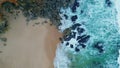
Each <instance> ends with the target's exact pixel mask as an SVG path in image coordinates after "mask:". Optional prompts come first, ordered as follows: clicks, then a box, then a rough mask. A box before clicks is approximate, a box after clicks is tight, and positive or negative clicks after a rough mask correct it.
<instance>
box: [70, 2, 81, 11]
mask: <svg viewBox="0 0 120 68" xmlns="http://www.w3.org/2000/svg"><path fill="white" fill-rule="evenodd" d="M77 7H79V3H78V2H77V0H75V2H74V4H73V6H72V7H71V10H72V12H73V13H74V12H76V8H77Z"/></svg>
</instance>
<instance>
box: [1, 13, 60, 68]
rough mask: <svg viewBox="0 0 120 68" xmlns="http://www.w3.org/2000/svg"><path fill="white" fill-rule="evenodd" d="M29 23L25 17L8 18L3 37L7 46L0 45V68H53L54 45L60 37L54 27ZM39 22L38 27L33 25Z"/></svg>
mask: <svg viewBox="0 0 120 68" xmlns="http://www.w3.org/2000/svg"><path fill="white" fill-rule="evenodd" d="M44 20H45V19H40V18H39V19H37V20H34V21H30V22H29V24H28V25H26V21H25V17H24V16H23V15H20V16H19V17H17V19H16V20H15V19H14V18H13V17H10V18H9V22H10V29H9V31H8V32H7V33H6V34H5V35H3V36H4V37H7V42H6V44H7V46H3V45H0V50H2V51H3V53H0V68H53V60H54V56H55V49H56V45H57V44H58V43H59V42H60V41H59V37H60V36H62V34H60V33H59V32H58V30H57V29H56V28H55V27H54V26H50V25H49V23H48V24H43V25H42V24H41V22H42V21H44ZM38 22H40V24H39V25H35V24H34V23H38Z"/></svg>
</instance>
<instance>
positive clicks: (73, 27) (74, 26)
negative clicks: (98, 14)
mask: <svg viewBox="0 0 120 68" xmlns="http://www.w3.org/2000/svg"><path fill="white" fill-rule="evenodd" d="M79 26H81V24H79V23H77V24H74V25H73V26H72V27H71V28H72V29H73V30H75V28H77V27H79Z"/></svg>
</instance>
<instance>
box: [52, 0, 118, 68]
mask: <svg viewBox="0 0 120 68" xmlns="http://www.w3.org/2000/svg"><path fill="white" fill-rule="evenodd" d="M76 3H79V5H77V6H76ZM73 8H74V12H73V11H72V9H73ZM72 9H71V7H69V8H67V9H61V12H62V13H61V14H60V15H61V17H62V20H61V23H62V25H61V26H60V27H59V29H60V31H61V32H63V31H64V30H65V29H67V28H71V34H70V35H68V36H67V37H66V38H65V39H64V41H63V43H61V44H60V45H58V48H57V51H56V58H55V62H54V66H55V68H118V66H119V65H118V62H117V58H118V55H119V53H118V50H119V47H120V46H119V45H120V42H119V41H120V34H119V26H118V20H117V19H118V18H117V10H116V6H115V3H114V1H113V0H107V1H106V0H89V1H88V0H76V2H75V4H74V6H73V7H72ZM75 9H76V10H75ZM64 15H67V16H68V18H67V19H66V18H65V17H64ZM75 15H77V17H75ZM73 16H74V17H73ZM76 24H80V26H75V25H76ZM73 27H74V28H73ZM78 28H79V29H84V31H82V32H81V30H79V29H78ZM72 33H75V36H74V35H73V34H72ZM67 43H69V44H67ZM63 58H64V59H63Z"/></svg>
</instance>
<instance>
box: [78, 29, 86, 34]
mask: <svg viewBox="0 0 120 68" xmlns="http://www.w3.org/2000/svg"><path fill="white" fill-rule="evenodd" d="M77 31H78V33H79V34H81V33H83V32H84V31H85V29H83V28H77Z"/></svg>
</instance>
